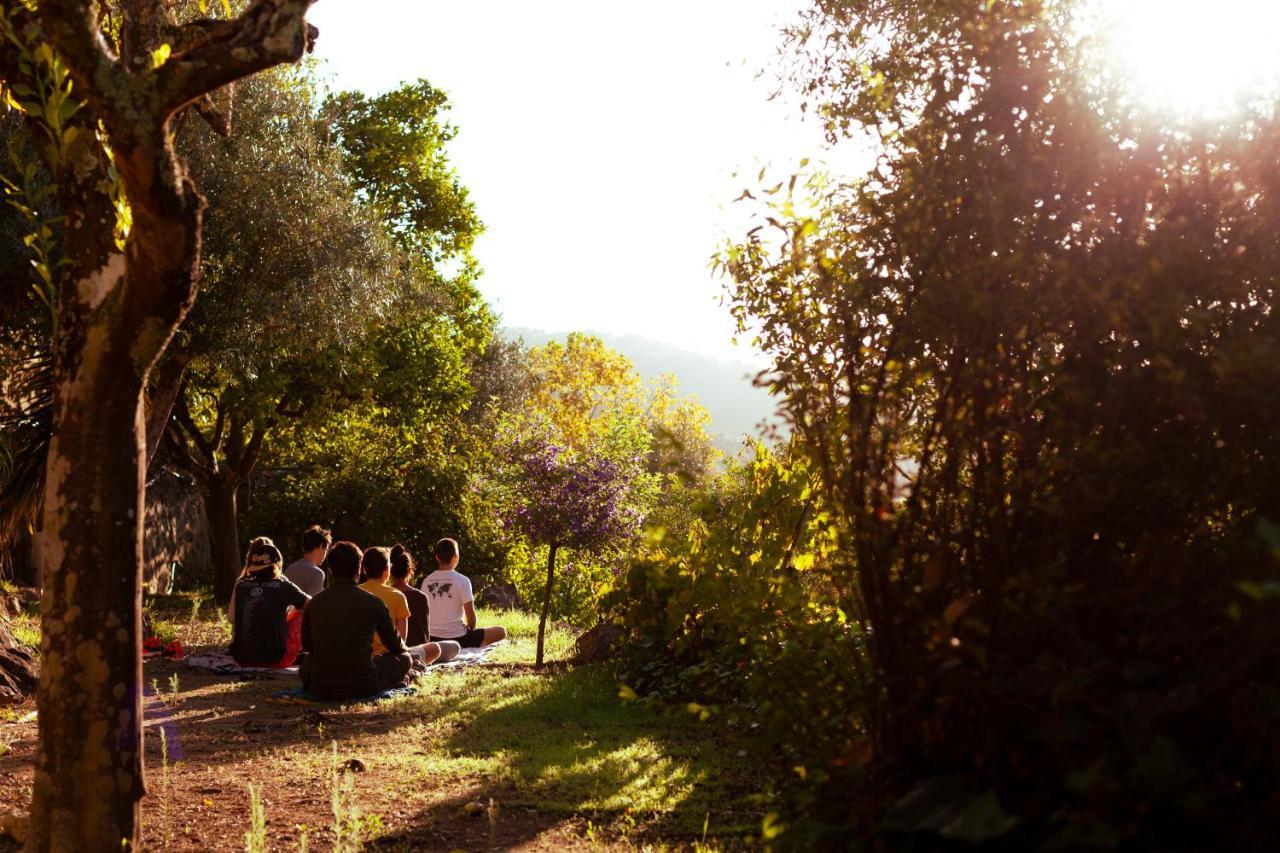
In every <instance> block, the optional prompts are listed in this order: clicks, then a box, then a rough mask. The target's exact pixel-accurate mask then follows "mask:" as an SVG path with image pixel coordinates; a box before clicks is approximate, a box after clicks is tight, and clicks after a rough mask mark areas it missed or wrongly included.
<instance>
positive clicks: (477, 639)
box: [421, 539, 507, 649]
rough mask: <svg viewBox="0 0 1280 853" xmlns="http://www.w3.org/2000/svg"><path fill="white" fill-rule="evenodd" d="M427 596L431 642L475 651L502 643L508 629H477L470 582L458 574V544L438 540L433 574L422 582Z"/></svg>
mask: <svg viewBox="0 0 1280 853" xmlns="http://www.w3.org/2000/svg"><path fill="white" fill-rule="evenodd" d="M421 589H422V591H423V592H424V593H426V595H427V633H428V634H430V638H431V642H433V643H438V642H441V641H443V640H453V641H454V642H455V643H457V644H458V645H460V646H462V647H463V648H464V649H474V648H477V647H479V646H487V645H489V644H491V643H496V642H498V641H499V640H504V639H506V637H507V629H506V628H503V627H502V626H500V625H498V626H494V627H492V628H477V627H476V605H475V599H474V597H473V596H472V595H471V581H470V579H469V578H467V576H466V575H463V574H459V573H458V543H457V542H455V541H454V540H452V539H441V540H440V541H439V542H437V543H436V570H435V571H434V572H432V573H431V574H429V575H427V576H426V577H425V578H423V579H422V587H421Z"/></svg>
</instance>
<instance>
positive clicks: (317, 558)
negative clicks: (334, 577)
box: [284, 524, 333, 595]
mask: <svg viewBox="0 0 1280 853" xmlns="http://www.w3.org/2000/svg"><path fill="white" fill-rule="evenodd" d="M331 544H333V534H332V533H330V532H329V531H328V530H325V529H324V528H323V527H321V526H320V525H318V524H313V525H311V526H310V527H308V528H307V529H306V530H304V531H302V559H300V560H296V561H294V562H292V563H290V564H289V568H287V569H285V570H284V576H285V577H287V578H288V579H289V580H291V581H293V582H294V584H295V585H297V587H298V589H300V590H302V591H303V592H305V593H306V594H307V595H316V594H318V593H319V592H320V590H322V589H324V569H322V568H320V564H321V563H323V562H324V558H325V556H326V555H328V553H329V546H330V545H331Z"/></svg>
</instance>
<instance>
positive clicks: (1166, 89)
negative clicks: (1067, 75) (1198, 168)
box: [1099, 0, 1280, 116]
mask: <svg viewBox="0 0 1280 853" xmlns="http://www.w3.org/2000/svg"><path fill="white" fill-rule="evenodd" d="M1099 2H1100V7H1101V8H1100V11H1102V17H1103V18H1104V19H1105V21H1106V23H1105V24H1104V26H1105V28H1106V32H1107V36H1108V38H1107V41H1108V43H1109V45H1110V49H1111V51H1112V53H1113V55H1114V57H1115V59H1116V61H1117V64H1118V65H1119V66H1120V69H1121V71H1122V73H1123V74H1124V76H1125V77H1126V78H1127V79H1128V80H1129V81H1131V83H1132V86H1133V88H1134V90H1135V94H1136V96H1137V97H1138V98H1140V99H1142V100H1143V101H1145V102H1147V103H1148V104H1149V105H1150V106H1151V107H1153V108H1156V109H1165V110H1171V111H1173V112H1176V113H1180V114H1183V115H1188V116H1213V115H1221V114H1224V113H1228V112H1230V111H1231V110H1232V109H1233V108H1234V107H1235V106H1237V105H1238V104H1239V103H1240V102H1241V100H1249V99H1253V98H1256V97H1259V96H1264V95H1268V94H1272V93H1275V92H1276V91H1277V89H1278V87H1280V50H1278V49H1277V46H1276V41H1277V37H1280V0H1210V2H1206V0H1099Z"/></svg>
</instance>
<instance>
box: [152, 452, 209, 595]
mask: <svg viewBox="0 0 1280 853" xmlns="http://www.w3.org/2000/svg"><path fill="white" fill-rule="evenodd" d="M143 552H144V555H145V562H144V567H143V578H144V581H145V583H146V585H147V588H148V589H149V590H150V591H151V592H153V593H155V592H165V591H166V590H167V589H168V588H169V584H170V575H171V570H172V567H173V564H174V563H178V564H180V565H179V567H178V570H177V571H178V577H177V579H176V581H177V587H178V588H180V589H183V588H190V587H191V586H195V585H199V584H208V583H211V582H212V579H213V557H212V554H211V553H210V550H209V527H208V524H207V522H206V519H205V512H204V498H203V497H202V496H201V494H200V489H199V487H198V486H197V485H196V484H195V482H194V480H193V479H192V478H191V477H189V476H187V475H185V474H181V473H179V472H177V471H175V470H173V469H171V468H168V467H165V466H158V470H157V472H156V473H155V474H154V475H153V476H152V477H151V479H150V480H148V481H147V515H146V535H145V538H144V540H143Z"/></svg>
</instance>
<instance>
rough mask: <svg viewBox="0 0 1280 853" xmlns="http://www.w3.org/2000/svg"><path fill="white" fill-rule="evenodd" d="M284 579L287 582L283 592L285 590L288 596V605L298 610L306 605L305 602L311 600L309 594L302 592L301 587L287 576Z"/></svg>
mask: <svg viewBox="0 0 1280 853" xmlns="http://www.w3.org/2000/svg"><path fill="white" fill-rule="evenodd" d="M284 581H285V583H286V584H288V586H286V587H285V592H287V593H288V596H289V599H288V601H289V605H290V606H292V607H295V608H297V609H298V610H301V609H302V608H304V607H306V606H307V602H308V601H310V600H311V596H309V595H307V594H306V593H305V592H303V591H302V588H301V587H299V586H298V585H297V584H296V583H294V582H293V581H291V580H289V579H288V578H285V579H284Z"/></svg>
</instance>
